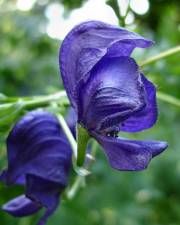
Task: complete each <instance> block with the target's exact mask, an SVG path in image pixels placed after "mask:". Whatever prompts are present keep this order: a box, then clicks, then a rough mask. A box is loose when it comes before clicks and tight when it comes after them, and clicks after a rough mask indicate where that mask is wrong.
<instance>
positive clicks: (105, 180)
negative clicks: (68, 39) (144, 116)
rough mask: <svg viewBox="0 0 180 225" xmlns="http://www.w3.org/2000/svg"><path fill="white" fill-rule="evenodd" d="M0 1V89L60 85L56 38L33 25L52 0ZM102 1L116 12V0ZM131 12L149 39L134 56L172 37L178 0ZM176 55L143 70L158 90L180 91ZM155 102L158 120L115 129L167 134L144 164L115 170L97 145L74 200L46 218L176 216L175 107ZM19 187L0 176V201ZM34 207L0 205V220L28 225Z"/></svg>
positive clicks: (71, 4)
mask: <svg viewBox="0 0 180 225" xmlns="http://www.w3.org/2000/svg"><path fill="white" fill-rule="evenodd" d="M27 1H28V0H27ZM97 1H98V0H97ZM0 2H1V4H0V92H1V93H4V94H6V95H8V96H23V95H36V94H49V93H53V92H55V91H58V90H59V89H60V88H62V84H61V82H60V78H59V70H58V51H59V45H60V42H59V40H56V39H51V38H50V37H49V36H47V35H46V34H43V33H40V32H39V29H38V27H39V25H46V23H47V19H46V17H45V16H44V11H45V9H46V7H47V6H48V5H49V4H50V3H52V2H55V1H50V0H49V1H48V0H47V1H44V4H41V5H40V4H38V3H39V1H38V0H37V1H36V4H35V5H34V7H33V8H32V9H31V10H30V11H27V12H22V11H19V10H10V8H11V7H13V5H14V4H15V2H16V1H13V0H5V1H0ZM41 2H42V1H41ZM59 2H60V3H61V4H64V6H65V8H66V10H67V14H68V13H69V12H70V11H71V10H74V8H76V7H81V5H82V4H83V2H84V1H83V0H62V1H59ZM108 2H109V4H110V5H111V6H113V7H114V10H115V11H116V13H117V7H116V1H114V0H110V1H108ZM92 13H93V12H92ZM117 15H118V13H117ZM134 15H135V22H134V23H135V24H136V25H137V28H136V29H135V30H134V31H136V32H138V33H140V34H142V35H144V36H146V37H150V38H152V39H153V40H155V42H156V44H155V46H154V47H152V48H151V49H146V50H136V51H135V52H134V54H133V55H134V57H135V59H136V60H137V61H143V60H144V59H145V58H147V57H148V56H152V55H155V54H158V53H160V52H161V51H163V50H166V49H168V48H171V47H175V46H177V45H178V44H179V43H178V42H179V41H180V34H179V29H180V27H179V26H180V25H179V22H180V8H179V1H178V0H177V1H175V0H174V1H173V0H172V1H170V0H169V1H166V0H151V1H150V8H149V11H148V12H147V13H146V14H145V15H143V16H140V15H137V14H134ZM67 19H68V17H67ZM119 19H120V18H119ZM120 24H123V22H122V21H120ZM179 58H180V54H176V55H173V56H170V57H168V58H166V59H163V60H160V61H158V62H156V63H154V64H152V65H149V66H147V67H145V68H144V69H143V70H144V72H145V74H146V75H147V77H148V78H149V79H151V80H152V81H154V82H155V84H156V85H157V87H158V90H160V91H161V92H164V93H167V94H169V95H172V96H174V97H176V98H179V99H180V66H179ZM158 103H159V120H158V122H157V124H156V125H155V126H154V127H153V128H151V129H150V130H148V131H145V132H141V133H136V134H133V135H132V134H124V133H123V134H122V135H123V136H128V137H129V138H137V139H157V140H158V139H159V140H166V141H168V143H169V148H168V150H167V151H166V152H164V153H163V154H162V155H160V156H159V157H157V158H155V159H154V160H153V161H152V162H151V163H150V165H149V167H148V169H147V170H145V171H143V172H119V171H114V170H113V169H111V168H110V166H109V165H108V163H107V161H106V159H105V156H104V155H103V154H102V152H101V150H99V151H98V155H97V160H96V162H95V163H94V165H93V167H92V171H93V172H92V175H90V176H89V177H88V178H87V183H86V187H85V188H84V189H81V190H80V191H79V193H78V194H77V196H76V197H75V198H74V199H73V200H71V201H66V200H62V202H61V206H60V207H59V208H58V210H57V211H56V212H55V214H54V215H53V216H52V217H51V218H50V219H49V221H48V224H49V225H85V224H87V225H179V224H180V108H178V107H177V106H173V105H170V104H168V103H166V102H162V101H160V100H159V101H158ZM4 140H5V137H3V136H1V137H0V144H1V147H0V167H1V168H3V167H4V166H5V164H6V151H5V145H4ZM73 179H74V178H73V177H72V179H71V181H70V182H73ZM22 191H23V190H22V189H21V188H19V187H10V188H5V187H4V185H3V184H0V205H2V204H3V203H5V202H6V201H8V200H9V199H10V198H12V197H15V196H16V195H18V194H20V193H22ZM40 214H41V213H40ZM40 214H39V215H36V216H32V217H28V218H22V219H15V218H12V217H11V216H9V215H8V214H6V213H4V212H2V211H0V225H11V224H13V225H35V224H36V221H37V220H38V218H39V217H40Z"/></svg>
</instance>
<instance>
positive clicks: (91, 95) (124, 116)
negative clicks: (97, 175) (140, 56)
mask: <svg viewBox="0 0 180 225" xmlns="http://www.w3.org/2000/svg"><path fill="white" fill-rule="evenodd" d="M151 45H152V41H150V40H147V39H145V38H143V37H142V36H140V35H138V34H136V33H133V32H130V31H128V30H126V29H123V28H119V27H116V26H112V25H109V24H106V23H103V22H100V21H88V22H84V23H81V24H80V25H77V26H76V27H74V28H73V29H72V30H71V31H70V33H69V34H68V35H67V36H66V37H65V39H64V41H63V42H62V45H61V48H60V55H59V63H60V72H61V76H62V79H63V83H64V86H65V89H66V92H67V95H68V97H69V99H70V101H71V104H72V106H73V107H74V109H75V111H76V113H77V116H78V121H77V122H78V123H79V124H80V125H81V126H83V127H84V128H85V129H86V130H87V131H88V133H89V135H90V136H92V137H94V138H95V139H96V140H97V141H98V142H99V143H100V144H101V146H102V147H103V149H104V152H105V154H106V155H107V158H108V160H109V162H110V164H111V166H112V167H113V168H115V169H118V170H142V169H145V168H146V167H147V165H148V163H149V162H150V160H151V159H152V158H153V157H154V156H156V155H158V154H160V153H161V152H162V151H163V150H165V148H166V147H167V143H165V142H161V141H138V140H128V139H124V138H120V137H117V133H118V132H120V131H126V132H137V131H141V130H144V129H148V128H150V127H151V126H153V124H154V123H155V122H156V120H157V113H158V112H157V104H156V88H155V86H154V85H153V84H152V83H151V82H150V81H149V80H147V78H146V77H145V76H144V75H143V74H142V72H141V71H140V69H139V67H138V65H137V63H136V62H135V60H134V59H133V58H131V56H130V55H131V53H132V51H133V49H134V48H136V47H139V48H147V47H149V46H151Z"/></svg>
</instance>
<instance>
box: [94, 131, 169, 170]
mask: <svg viewBox="0 0 180 225" xmlns="http://www.w3.org/2000/svg"><path fill="white" fill-rule="evenodd" d="M93 135H94V137H95V138H96V139H97V141H98V142H99V143H100V144H101V145H102V147H103V150H104V152H105V153H106V156H107V158H108V160H109V163H110V165H111V166H112V167H113V168H114V169H117V170H135V171H136V170H143V169H145V168H146V167H147V166H148V164H149V162H150V160H151V159H152V157H154V156H156V155H158V154H160V153H161V152H162V151H164V150H165V149H166V148H167V143H166V142H161V141H136V140H128V139H123V138H113V137H107V136H102V135H99V134H95V133H93Z"/></svg>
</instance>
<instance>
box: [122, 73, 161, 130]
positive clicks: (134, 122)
mask: <svg viewBox="0 0 180 225" xmlns="http://www.w3.org/2000/svg"><path fill="white" fill-rule="evenodd" d="M141 80H142V82H143V84H144V87H145V98H146V107H144V108H143V109H142V110H140V111H138V112H136V113H134V114H133V115H132V116H131V117H129V118H128V119H126V120H125V121H124V122H123V123H122V124H121V125H120V130H121V131H126V132H137V131H141V130H144V129H148V128H150V127H152V126H153V125H154V124H155V123H156V121H157V116H158V109H157V103H156V87H155V86H154V85H153V83H151V82H150V81H149V80H148V79H146V78H145V76H144V75H142V74H141Z"/></svg>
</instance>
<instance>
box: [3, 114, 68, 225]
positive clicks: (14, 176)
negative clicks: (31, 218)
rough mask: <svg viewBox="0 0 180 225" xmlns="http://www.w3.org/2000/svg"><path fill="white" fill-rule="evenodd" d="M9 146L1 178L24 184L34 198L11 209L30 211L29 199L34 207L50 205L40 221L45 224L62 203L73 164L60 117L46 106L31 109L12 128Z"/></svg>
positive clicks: (27, 191)
mask: <svg viewBox="0 0 180 225" xmlns="http://www.w3.org/2000/svg"><path fill="white" fill-rule="evenodd" d="M7 149H8V169H7V170H5V171H4V172H3V173H2V175H1V176H0V179H1V180H2V181H4V182H6V183H7V184H24V185H25V187H26V196H28V198H29V199H31V200H32V202H31V201H30V200H28V198H27V199H25V200H23V199H22V201H19V208H17V210H18V211H17V210H14V211H13V210H12V211H9V213H11V214H12V215H13V214H14V215H16V216H18V215H19V216H23V215H26V214H27V215H28V213H27V212H26V211H27V210H26V203H27V204H30V206H32V208H33V206H34V205H38V206H39V205H40V206H41V207H45V208H46V212H45V214H44V216H43V217H42V218H41V220H40V222H39V225H43V224H45V222H46V220H47V218H48V217H49V216H50V215H51V214H52V213H53V212H54V210H55V209H56V207H57V205H58V203H59V196H60V194H61V192H62V191H63V190H64V188H65V187H66V186H67V178H68V173H69V170H70V167H71V155H72V153H71V149H70V145H69V144H68V142H67V139H66V137H65V135H64V134H63V132H62V129H61V127H60V125H59V123H58V120H57V119H56V117H55V116H54V115H52V114H51V113H48V112H45V111H42V110H35V111H33V112H30V113H27V114H26V115H25V116H24V117H23V118H22V119H21V120H20V121H19V122H17V124H16V125H15V126H14V128H13V130H12V131H11V132H10V134H9V136H8V139H7ZM20 200H21V199H20ZM8 206H9V205H8ZM6 209H7V207H6ZM8 209H9V208H8ZM23 210H24V214H23ZM6 211H7V210H6ZM33 212H35V211H33V210H32V213H33ZM30 213H31V211H30V212H29V214H30Z"/></svg>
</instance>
